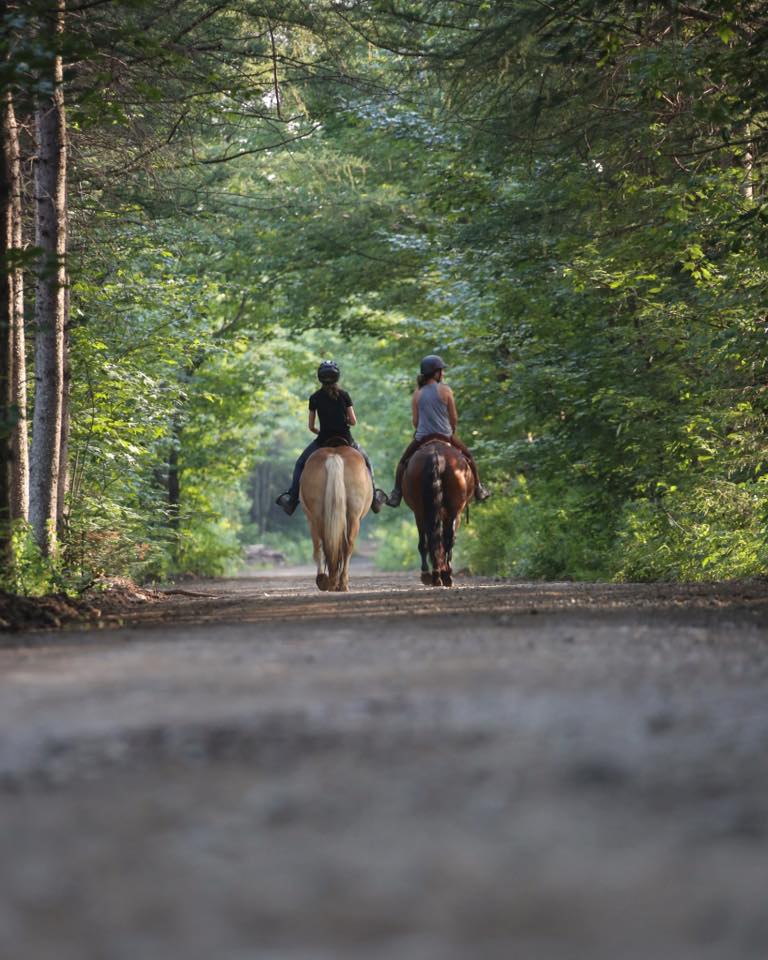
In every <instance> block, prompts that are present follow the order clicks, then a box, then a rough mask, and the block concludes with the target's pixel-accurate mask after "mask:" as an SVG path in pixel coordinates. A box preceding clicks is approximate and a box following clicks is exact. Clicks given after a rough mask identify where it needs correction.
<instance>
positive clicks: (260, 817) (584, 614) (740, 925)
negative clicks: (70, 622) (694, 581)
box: [0, 567, 768, 960]
mask: <svg viewBox="0 0 768 960" xmlns="http://www.w3.org/2000/svg"><path fill="white" fill-rule="evenodd" d="M352 587H353V592H351V593H350V594H346V595H327V594H319V593H318V592H317V591H316V590H315V589H314V584H313V582H312V579H311V575H309V574H308V571H304V570H290V571H287V573H286V574H282V575H276V574H274V573H270V574H265V575H263V576H259V577H250V578H240V579H238V580H230V581H208V582H198V583H195V584H185V585H184V589H186V590H187V593H185V594H174V595H172V596H171V597H169V599H168V601H167V602H166V603H158V604H155V605H154V606H153V605H147V606H146V607H139V608H137V610H136V612H135V614H131V615H130V616H125V617H121V618H120V619H121V621H122V625H120V624H118V623H116V622H115V619H114V618H112V619H111V620H110V619H108V621H107V624H108V626H109V629H104V628H103V627H102V628H101V629H95V628H94V629H88V630H84V629H77V630H69V631H64V632H58V633H56V632H48V633H43V632H40V633H29V634H17V635H15V636H13V637H12V638H10V639H8V638H6V640H5V641H4V644H5V645H4V647H3V648H2V649H0V809H1V810H2V817H1V819H0V883H2V896H1V897H0V957H2V958H3V960H5V958H7V960H347V958H365V960H368V958H370V960H496V958H499V960H518V958H519V960H582V958H584V960H715V958H717V960H742V958H743V960H746V958H750V960H752V958H754V960H765V958H766V957H768V617H767V616H766V612H767V611H768V585H766V584H765V583H761V582H755V583H750V584H743V583H742V584H721V585H702V586H690V587H679V586H678V587H675V586H663V587H659V586H651V585H586V584H524V583H500V582H495V581H491V580H478V579H469V578H464V579H461V580H459V582H458V586H457V587H456V588H455V589H454V590H431V589H429V588H424V587H421V586H420V585H418V583H417V582H416V580H415V576H414V575H408V576H405V575H395V576H382V575H374V574H372V572H371V571H370V570H369V569H368V568H364V567H358V568H357V569H356V576H354V577H353V582H352Z"/></svg>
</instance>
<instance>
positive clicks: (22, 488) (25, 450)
mask: <svg viewBox="0 0 768 960" xmlns="http://www.w3.org/2000/svg"><path fill="white" fill-rule="evenodd" d="M8 108H9V129H10V134H11V176H12V180H11V205H12V213H13V248H14V250H15V252H16V255H17V258H20V256H21V253H22V251H23V249H24V231H23V217H22V200H23V196H22V195H23V188H22V179H21V149H20V146H19V128H18V125H17V123H16V115H15V113H14V109H13V99H12V98H11V94H10V93H8ZM13 299H14V307H13V329H12V334H13V380H12V384H11V392H12V403H13V406H14V408H15V410H16V417H17V420H16V426H15V428H14V431H13V433H12V434H11V480H10V483H11V519H12V520H28V519H29V436H28V433H29V432H28V430H27V348H26V332H25V329H24V270H23V269H22V266H21V263H20V262H19V260H17V262H16V263H15V264H14V271H13Z"/></svg>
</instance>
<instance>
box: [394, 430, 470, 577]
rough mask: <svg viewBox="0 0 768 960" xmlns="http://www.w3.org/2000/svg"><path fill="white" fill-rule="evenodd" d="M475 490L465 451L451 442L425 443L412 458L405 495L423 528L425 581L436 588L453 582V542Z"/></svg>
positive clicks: (423, 571) (419, 524)
mask: <svg viewBox="0 0 768 960" xmlns="http://www.w3.org/2000/svg"><path fill="white" fill-rule="evenodd" d="M474 492H475V481H474V479H473V477H472V471H471V470H470V468H469V464H468V463H467V461H466V458H465V457H464V454H463V453H462V452H461V450H457V449H456V447H453V446H451V444H450V443H448V442H447V441H443V440H431V441H429V443H425V444H424V446H423V447H419V449H418V450H417V451H416V453H414V455H413V456H412V457H411V459H410V460H409V461H408V467H407V469H406V471H405V477H404V480H403V498H404V499H405V502H406V503H407V504H408V506H409V507H410V508H411V510H413V514H414V516H415V517H416V526H417V527H418V528H419V553H420V554H421V582H422V583H425V584H427V585H428V586H430V585H431V586H433V587H440V586H443V587H450V586H452V585H453V576H452V571H451V553H452V551H453V544H454V541H455V539H456V531H457V530H458V529H459V524H460V523H461V514H462V512H463V510H464V509H465V507H466V506H467V505H468V504H469V502H470V500H471V499H472V497H473V496H474ZM427 557H429V560H430V562H431V564H432V571H431V573H430V570H429V566H428V564H427Z"/></svg>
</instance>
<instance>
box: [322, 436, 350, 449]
mask: <svg viewBox="0 0 768 960" xmlns="http://www.w3.org/2000/svg"><path fill="white" fill-rule="evenodd" d="M351 446H352V444H351V443H350V441H349V440H347V438H346V437H338V436H336V437H328V439H327V440H323V442H322V443H321V444H320V449H321V450H322V448H323V447H351Z"/></svg>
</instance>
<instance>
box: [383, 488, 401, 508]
mask: <svg viewBox="0 0 768 960" xmlns="http://www.w3.org/2000/svg"><path fill="white" fill-rule="evenodd" d="M402 499H403V491H402V490H401V489H400V487H394V488H393V490H392V493H390V495H389V496H388V497H387V499H386V500H385V501H384V502H385V503H386V505H387V506H388V507H399V506H400V501H401V500H402Z"/></svg>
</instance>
